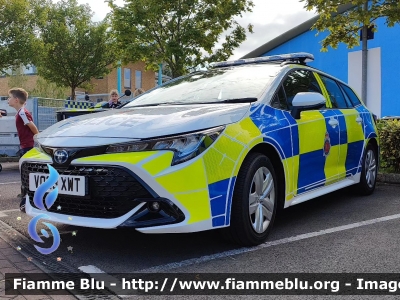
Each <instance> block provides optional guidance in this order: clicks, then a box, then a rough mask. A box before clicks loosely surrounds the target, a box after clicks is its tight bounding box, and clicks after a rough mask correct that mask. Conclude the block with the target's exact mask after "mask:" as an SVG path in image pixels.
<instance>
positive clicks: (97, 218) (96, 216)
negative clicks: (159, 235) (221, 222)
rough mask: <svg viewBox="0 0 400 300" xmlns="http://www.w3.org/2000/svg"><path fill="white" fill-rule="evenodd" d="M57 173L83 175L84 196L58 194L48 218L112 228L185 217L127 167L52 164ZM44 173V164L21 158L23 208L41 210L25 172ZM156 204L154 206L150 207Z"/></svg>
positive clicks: (141, 225) (31, 212)
mask: <svg viewBox="0 0 400 300" xmlns="http://www.w3.org/2000/svg"><path fill="white" fill-rule="evenodd" d="M55 168H56V170H57V172H58V174H59V175H69V176H74V175H75V176H84V177H85V179H86V183H85V190H86V192H85V196H72V195H64V194H58V196H57V199H56V201H55V202H54V204H53V205H52V206H51V207H50V208H47V212H46V213H47V215H48V216H49V217H50V219H52V220H54V221H56V222H61V223H65V224H71V225H72V224H73V225H78V226H87V227H97V228H115V227H134V228H140V227H148V226H158V225H168V224H175V223H179V222H181V221H183V220H184V219H185V216H184V214H183V213H182V211H181V210H180V209H179V208H178V207H177V206H176V205H174V204H173V202H172V201H170V200H168V199H165V198H161V197H159V196H158V195H157V194H156V193H155V192H154V191H153V190H152V189H151V188H150V187H149V186H148V185H147V184H146V183H145V182H143V181H142V180H141V179H140V178H139V177H137V176H136V174H134V173H133V172H132V171H131V170H129V169H127V168H124V167H121V166H114V165H100V164H96V165H93V164H88V165H69V166H68V167H67V168H60V167H55ZM30 173H40V174H48V173H49V169H48V166H47V164H45V163H38V162H34V163H33V162H23V163H22V164H21V182H22V186H23V189H24V190H25V191H24V192H25V194H26V212H27V214H29V215H38V214H40V213H43V211H41V210H40V209H38V208H37V207H36V206H35V204H34V201H33V199H34V192H33V191H30V190H29V188H27V187H28V186H29V174H30ZM154 207H156V208H154Z"/></svg>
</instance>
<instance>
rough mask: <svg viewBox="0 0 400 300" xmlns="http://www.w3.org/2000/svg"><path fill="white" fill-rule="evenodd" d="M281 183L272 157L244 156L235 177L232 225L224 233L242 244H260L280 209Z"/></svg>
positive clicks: (233, 240)
mask: <svg viewBox="0 0 400 300" xmlns="http://www.w3.org/2000/svg"><path fill="white" fill-rule="evenodd" d="M277 199H278V185H277V180H276V175H275V170H274V167H273V165H272V163H271V161H270V160H269V159H268V157H266V156H265V155H263V154H261V153H251V154H250V155H249V156H248V157H246V159H245V160H244V162H243V164H242V167H241V169H240V171H239V174H238V176H237V179H236V184H235V189H234V193H233V198H232V208H231V218H230V226H229V227H226V228H223V229H222V230H221V233H222V235H223V237H224V238H225V239H227V240H230V241H232V242H235V243H237V244H240V245H243V246H254V245H259V244H261V243H263V242H265V240H266V239H267V237H268V234H269V232H270V230H271V227H272V224H273V222H274V218H275V215H276V209H277Z"/></svg>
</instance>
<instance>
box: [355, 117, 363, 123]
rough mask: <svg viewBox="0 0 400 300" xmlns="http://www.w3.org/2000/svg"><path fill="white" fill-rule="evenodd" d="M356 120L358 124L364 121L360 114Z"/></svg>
mask: <svg viewBox="0 0 400 300" xmlns="http://www.w3.org/2000/svg"><path fill="white" fill-rule="evenodd" d="M356 122H357V123H358V124H361V123H362V118H361V117H360V116H358V117H357V119H356Z"/></svg>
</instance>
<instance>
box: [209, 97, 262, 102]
mask: <svg viewBox="0 0 400 300" xmlns="http://www.w3.org/2000/svg"><path fill="white" fill-rule="evenodd" d="M257 100H258V99H257V98H255V97H248V98H236V99H226V100H222V101H219V102H222V103H251V102H256V101H257ZM219 102H215V103H219Z"/></svg>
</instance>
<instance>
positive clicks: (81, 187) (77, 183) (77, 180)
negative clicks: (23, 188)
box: [29, 173, 85, 196]
mask: <svg viewBox="0 0 400 300" xmlns="http://www.w3.org/2000/svg"><path fill="white" fill-rule="evenodd" d="M48 177H49V175H48V174H43V173H29V190H30V191H36V190H37V188H38V187H39V186H40V185H41V184H42V183H43V182H45V181H46V180H47V178H48ZM56 185H57V186H58V193H59V194H64V195H73V196H85V176H72V175H60V177H59V178H58V182H57V183H56Z"/></svg>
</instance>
